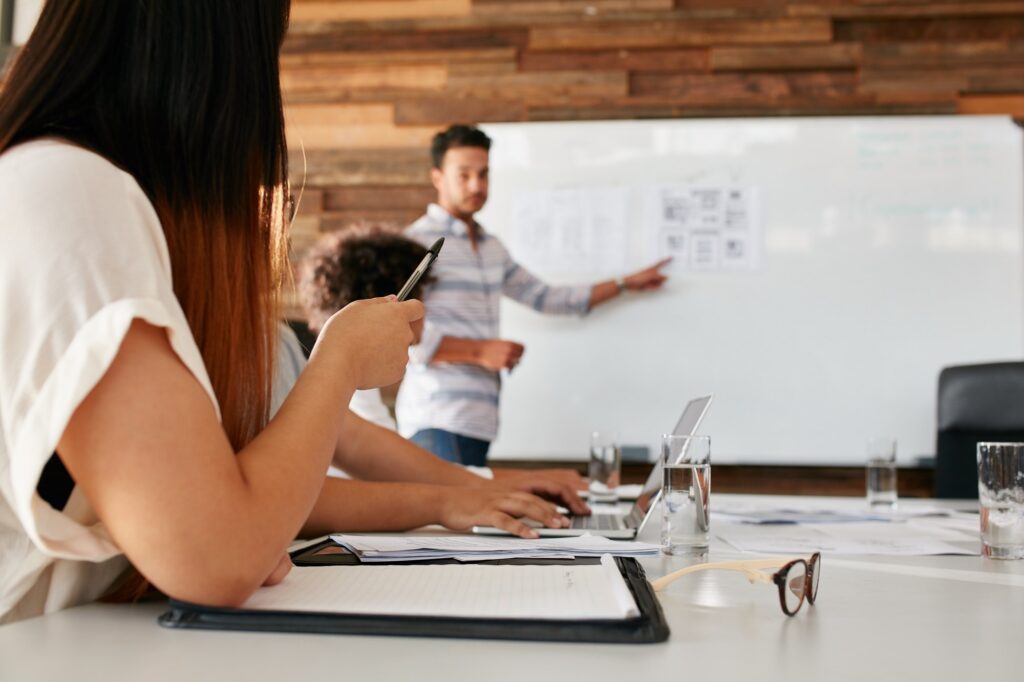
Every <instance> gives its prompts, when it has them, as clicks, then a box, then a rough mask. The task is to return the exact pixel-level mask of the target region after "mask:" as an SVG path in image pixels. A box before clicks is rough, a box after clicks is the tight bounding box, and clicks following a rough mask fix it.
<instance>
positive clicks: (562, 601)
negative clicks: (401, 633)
mask: <svg viewBox="0 0 1024 682" xmlns="http://www.w3.org/2000/svg"><path fill="white" fill-rule="evenodd" d="M243 608H246V609H257V610H270V611H313V612H327V613H348V614H360V615H382V616H440V617H457V618H512V619H534V618H536V619H543V620H563V619H564V620H626V619H628V618H634V617H637V616H639V614H640V612H639V609H638V608H637V605H636V601H635V600H634V599H633V595H632V593H631V592H630V591H629V588H628V587H627V586H626V582H625V580H624V579H623V577H622V574H621V573H620V572H619V569H618V567H617V566H616V565H615V562H614V560H613V559H612V558H611V557H610V556H604V557H602V559H601V564H600V565H586V566H577V565H564V566H550V565H549V566H494V565H478V564H472V565H425V566H424V565H412V566H406V565H399V566H314V567H295V568H293V569H292V570H291V572H290V573H289V574H288V576H287V578H285V580H284V582H282V583H281V584H279V585H275V586H274V587H264V588H260V589H259V590H258V591H257V592H256V593H255V594H254V595H253V596H252V597H251V598H250V599H249V601H248V602H246V604H245V606H244V607H243Z"/></svg>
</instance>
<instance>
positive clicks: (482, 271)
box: [395, 204, 591, 441]
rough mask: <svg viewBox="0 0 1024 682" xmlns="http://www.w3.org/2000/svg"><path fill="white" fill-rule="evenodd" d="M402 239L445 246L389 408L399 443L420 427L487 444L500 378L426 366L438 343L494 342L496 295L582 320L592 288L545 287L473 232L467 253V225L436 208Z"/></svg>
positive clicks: (490, 239) (467, 368) (478, 370)
mask: <svg viewBox="0 0 1024 682" xmlns="http://www.w3.org/2000/svg"><path fill="white" fill-rule="evenodd" d="M406 235H407V236H408V237H410V238H411V239H415V240H416V241H418V242H420V243H422V244H423V245H425V246H430V244H432V243H433V242H434V240H435V239H437V238H438V237H444V238H445V242H444V249H443V250H442V251H441V255H440V257H439V258H438V259H437V261H436V262H435V263H434V265H433V268H432V270H431V273H432V274H433V276H434V277H435V279H436V281H435V282H434V284H432V285H431V286H430V287H428V288H427V289H426V290H425V291H424V293H423V303H424V304H425V305H426V307H427V317H426V323H425V325H424V329H423V338H422V339H421V341H420V343H419V345H416V346H413V347H412V348H411V349H409V360H410V362H409V368H408V370H407V371H406V373H405V379H404V380H403V381H402V388H401V390H400V391H399V392H398V400H397V402H396V404H395V412H396V414H397V416H398V427H399V430H400V432H401V434H402V435H403V436H405V437H406V438H408V437H410V436H412V435H413V434H415V433H416V432H417V431H421V430H423V429H444V430H445V431H451V432H452V433H457V434H460V435H463V436H469V437H471V438H479V439H480V440H486V441H492V440H494V437H495V436H496V435H497V434H498V394H499V392H500V390H501V379H500V376H499V374H498V373H497V372H492V371H490V370H487V369H484V368H482V367H478V366H476V365H462V364H442V365H431V364H429V363H430V360H431V358H433V356H434V353H435V352H437V347H438V345H440V343H441V339H442V338H444V337H445V336H454V337H461V338H467V339H498V338H501V336H500V331H499V322H500V320H499V303H500V301H501V296H502V295H505V296H508V297H509V298H512V299H514V300H516V301H519V302H520V303H522V304H524V305H528V306H530V307H531V308H533V309H534V310H537V311H539V312H542V313H551V314H562V315H585V314H586V313H587V312H588V311H589V310H590V289H591V287H590V285H586V286H574V287H556V286H548V285H547V284H545V283H544V282H542V281H541V280H539V279H537V278H536V277H535V276H534V275H532V274H530V273H529V272H528V271H527V270H526V269H525V268H523V267H521V266H520V265H519V264H518V263H516V262H515V261H513V260H512V258H511V256H509V253H508V251H507V250H506V249H505V246H504V245H503V244H502V243H501V241H499V240H498V238H497V237H494V236H493V235H489V234H487V233H486V232H484V231H483V230H482V229H479V227H478V229H477V248H478V251H474V250H473V245H472V242H471V241H470V239H469V228H468V227H467V226H466V224H465V223H464V222H462V221H461V220H459V219H457V218H455V217H454V216H452V215H451V214H449V213H448V212H447V211H446V210H444V209H443V208H441V207H440V206H439V205H437V204H431V205H430V206H429V207H428V208H427V213H426V215H424V216H423V217H422V218H420V219H419V220H417V221H416V222H415V223H413V224H412V226H411V227H409V229H408V230H407V231H406Z"/></svg>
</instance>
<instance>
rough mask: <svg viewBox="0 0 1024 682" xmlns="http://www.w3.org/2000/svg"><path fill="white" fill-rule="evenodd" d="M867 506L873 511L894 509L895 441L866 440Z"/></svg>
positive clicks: (891, 439)
mask: <svg viewBox="0 0 1024 682" xmlns="http://www.w3.org/2000/svg"><path fill="white" fill-rule="evenodd" d="M867 483H868V485H867V491H868V492H867V498H868V506H869V507H871V508H872V509H875V510H882V511H893V510H895V509H896V439H895V438H869V439H868V467H867Z"/></svg>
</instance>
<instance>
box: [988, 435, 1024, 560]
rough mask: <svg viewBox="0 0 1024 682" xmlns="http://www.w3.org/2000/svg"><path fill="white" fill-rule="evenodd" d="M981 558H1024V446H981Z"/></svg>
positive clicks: (995, 444) (1004, 444)
mask: <svg viewBox="0 0 1024 682" xmlns="http://www.w3.org/2000/svg"><path fill="white" fill-rule="evenodd" d="M978 499H979V501H980V502H981V510H980V512H981V514H980V516H981V555H982V556H985V557H988V558H990V559H1024V443H978Z"/></svg>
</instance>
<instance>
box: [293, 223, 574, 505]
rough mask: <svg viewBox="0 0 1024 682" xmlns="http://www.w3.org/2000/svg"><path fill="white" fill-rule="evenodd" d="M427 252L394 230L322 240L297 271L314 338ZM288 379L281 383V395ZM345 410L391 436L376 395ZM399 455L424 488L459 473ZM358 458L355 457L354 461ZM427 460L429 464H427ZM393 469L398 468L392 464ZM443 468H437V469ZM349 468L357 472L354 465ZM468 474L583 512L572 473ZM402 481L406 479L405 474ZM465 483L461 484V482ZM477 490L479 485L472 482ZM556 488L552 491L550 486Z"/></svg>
mask: <svg viewBox="0 0 1024 682" xmlns="http://www.w3.org/2000/svg"><path fill="white" fill-rule="evenodd" d="M426 253H427V249H426V247H424V246H422V245H421V244H419V243H417V242H415V241H413V240H411V239H408V238H407V237H405V236H403V235H402V233H401V232H400V231H399V230H398V228H397V227H396V226H389V225H381V224H361V225H356V226H353V227H350V228H348V229H345V230H342V231H339V232H335V233H331V234H327V235H324V236H323V237H321V239H320V240H319V241H318V242H317V243H316V244H315V245H314V246H313V247H312V248H311V249H310V250H309V252H308V253H307V255H306V256H305V258H304V259H303V260H302V263H301V264H300V266H299V278H298V290H299V298H300V302H301V304H302V307H303V311H304V313H305V315H306V321H307V324H308V325H309V328H310V330H311V331H312V332H313V333H319V331H320V329H321V328H322V326H323V323H324V322H325V321H326V320H328V319H330V317H331V315H333V314H335V313H336V312H337V311H338V310H341V309H342V308H344V307H345V306H347V305H348V304H349V303H351V302H352V301H357V300H360V299H363V298H367V297H369V298H374V297H376V296H386V295H388V294H393V293H395V292H397V291H398V290H399V289H400V288H401V287H402V285H403V284H404V283H405V280H406V279H407V278H408V276H409V273H411V272H412V271H413V270H414V269H415V268H416V266H417V265H418V264H419V262H420V261H421V260H423V256H424V255H426ZM433 281H434V279H433V277H432V276H431V275H430V274H429V273H428V274H427V275H426V276H424V277H423V278H422V279H421V280H420V281H419V283H418V284H417V285H416V287H414V288H413V290H412V292H411V293H410V298H419V296H420V294H421V293H422V291H423V290H424V289H429V287H430V285H431V284H432V283H433ZM287 384H288V382H287V379H284V380H283V381H282V382H281V383H280V386H281V389H282V390H283V388H284V387H286V386H287ZM349 409H350V410H352V411H353V412H354V413H355V414H357V415H359V416H360V417H362V418H363V419H365V420H367V421H369V422H372V423H374V424H377V425H379V426H381V427H383V428H386V429H389V430H391V431H396V430H397V429H396V424H395V420H394V418H393V417H392V416H391V413H390V412H389V410H388V408H387V406H386V405H385V404H384V402H383V400H382V398H381V393H380V390H379V389H369V390H365V391H356V392H355V394H354V396H353V398H352V401H351V403H350V404H349ZM402 450H403V452H407V453H409V457H410V458H412V456H413V455H412V453H415V456H416V459H415V460H413V461H414V462H415V464H416V467H415V468H416V469H417V470H420V468H421V467H423V468H424V470H425V468H426V467H427V462H428V461H429V462H430V466H429V470H430V472H431V476H430V477H428V478H426V479H417V480H421V481H423V482H434V483H441V482H445V481H450V480H452V479H451V478H450V477H451V476H452V475H453V471H454V470H459V469H461V467H459V466H454V465H451V464H448V463H447V462H439V461H438V460H437V458H435V457H433V456H432V454H431V453H429V452H428V451H426V450H422V449H421V448H419V447H417V446H415V445H413V444H412V443H409V442H408V441H406V442H405V445H404V447H403V448H402ZM362 456H363V455H361V454H355V455H354V457H355V458H357V459H358V458H361V457H362ZM431 460H432V461H431ZM391 464H392V466H393V467H394V468H395V475H399V472H398V471H397V469H398V468H399V467H401V466H403V464H402V463H401V462H398V461H394V462H391ZM437 464H442V466H437ZM335 465H336V466H337V467H338V468H340V469H342V470H345V471H346V472H348V473H353V472H352V471H351V469H350V467H352V466H353V462H352V456H350V457H349V458H348V460H347V461H346V462H343V461H340V459H339V458H336V460H335ZM354 466H356V467H359V466H360V465H359V463H358V462H356V463H355V464H354ZM468 468H469V470H470V471H472V472H473V473H475V474H477V475H478V476H483V477H485V478H493V479H494V480H495V482H496V485H500V486H510V487H513V488H515V489H521V490H527V491H531V492H539V493H541V494H546V495H547V496H551V495H552V493H554V494H555V495H556V496H557V497H560V498H568V499H566V501H569V502H571V508H573V509H577V510H581V511H584V512H585V509H584V507H583V505H582V502H579V501H578V500H577V499H575V498H576V496H575V493H574V492H572V491H575V490H583V489H585V488H586V481H585V480H584V479H583V478H582V477H581V476H580V475H579V474H578V473H577V472H576V471H575V470H572V469H527V470H523V469H518V470H517V469H500V468H494V469H489V468H487V467H472V466H471V467H468ZM404 475H408V472H405V473H404ZM462 480H465V479H462ZM475 484H477V485H478V484H479V480H477V481H476V482H475ZM552 485H555V486H559V487H556V488H552V487H551V486H552Z"/></svg>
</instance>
